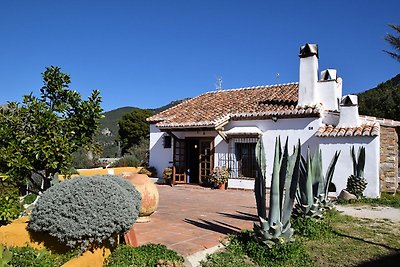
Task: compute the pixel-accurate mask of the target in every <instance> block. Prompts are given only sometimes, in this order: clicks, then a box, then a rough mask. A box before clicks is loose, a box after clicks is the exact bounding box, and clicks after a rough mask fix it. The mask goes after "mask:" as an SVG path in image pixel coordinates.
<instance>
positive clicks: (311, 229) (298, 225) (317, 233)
mask: <svg viewBox="0 0 400 267" xmlns="http://www.w3.org/2000/svg"><path fill="white" fill-rule="evenodd" d="M292 226H293V228H294V229H295V233H296V235H298V236H301V237H304V238H307V239H311V240H315V239H320V238H325V237H329V236H332V235H333V229H332V227H331V226H330V225H329V224H328V223H327V222H326V221H325V220H318V219H315V218H312V217H303V216H301V217H296V218H294V219H293V221H292Z"/></svg>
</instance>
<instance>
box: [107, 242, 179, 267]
mask: <svg viewBox="0 0 400 267" xmlns="http://www.w3.org/2000/svg"><path fill="white" fill-rule="evenodd" d="M166 262H170V263H171V265H170V266H177V267H178V266H183V257H182V256H180V255H178V253H176V252H175V251H173V250H170V249H168V248H167V247H166V246H164V245H159V244H147V245H143V246H140V247H136V248H134V247H131V246H127V245H119V246H118V247H117V248H116V250H114V251H113V252H112V254H111V256H110V257H109V258H108V259H107V261H106V264H105V266H107V267H125V266H126V267H128V266H141V267H153V266H157V264H159V265H160V266H163V265H162V264H165V263H166Z"/></svg>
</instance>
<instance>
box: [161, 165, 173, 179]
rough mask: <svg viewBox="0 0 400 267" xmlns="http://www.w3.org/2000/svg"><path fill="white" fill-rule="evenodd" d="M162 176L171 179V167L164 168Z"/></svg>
mask: <svg viewBox="0 0 400 267" xmlns="http://www.w3.org/2000/svg"><path fill="white" fill-rule="evenodd" d="M162 176H163V178H164V179H165V180H169V179H172V168H171V167H167V168H165V169H164V171H163V175H162Z"/></svg>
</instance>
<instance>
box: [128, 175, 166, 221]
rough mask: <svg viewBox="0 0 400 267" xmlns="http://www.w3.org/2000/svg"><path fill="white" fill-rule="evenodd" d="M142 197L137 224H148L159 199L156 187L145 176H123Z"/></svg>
mask: <svg viewBox="0 0 400 267" xmlns="http://www.w3.org/2000/svg"><path fill="white" fill-rule="evenodd" d="M124 178H125V179H127V180H128V181H129V182H131V183H132V185H133V186H134V187H135V188H136V189H137V190H138V191H139V192H140V194H141V195H142V206H141V208H140V212H139V218H138V219H137V222H149V221H150V217H149V216H150V215H151V214H153V213H154V212H155V211H156V209H157V207H158V201H159V199H160V197H159V195H158V190H157V187H156V185H155V184H154V183H153V181H152V180H150V178H149V177H148V176H147V175H146V174H139V173H135V174H129V175H125V176H124Z"/></svg>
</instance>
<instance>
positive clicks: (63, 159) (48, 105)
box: [0, 66, 102, 192]
mask: <svg viewBox="0 0 400 267" xmlns="http://www.w3.org/2000/svg"><path fill="white" fill-rule="evenodd" d="M42 76H43V83H44V84H43V86H42V88H41V89H40V96H39V97H36V96H34V95H33V94H32V93H31V94H30V95H26V96H24V97H23V101H22V103H16V102H11V103H8V105H7V106H5V107H3V108H2V109H0V125H1V127H0V172H1V173H3V174H5V175H6V176H7V177H8V178H7V179H10V180H11V181H12V182H13V183H15V184H16V185H17V186H24V185H26V184H27V183H29V184H30V190H32V191H33V192H43V191H45V190H46V189H48V188H49V187H50V186H51V184H52V179H53V178H54V175H55V174H57V173H61V172H67V171H68V170H69V169H70V168H71V163H72V153H73V152H74V151H76V150H77V149H78V148H80V147H84V148H86V149H88V150H92V151H93V150H94V149H95V148H96V147H97V146H96V144H95V142H94V141H93V137H94V136H95V134H96V131H97V129H98V125H99V119H100V117H101V112H102V109H101V107H100V103H101V97H100V92H99V91H97V90H94V91H92V94H91V95H90V96H89V98H88V99H87V100H82V97H81V95H80V94H79V93H78V92H77V91H74V90H70V89H69V84H70V82H71V81H70V76H69V75H68V74H65V73H63V72H61V70H60V68H59V67H53V66H51V67H48V68H46V70H45V71H44V73H42ZM33 177H39V178H38V179H37V178H35V179H34V178H33Z"/></svg>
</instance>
